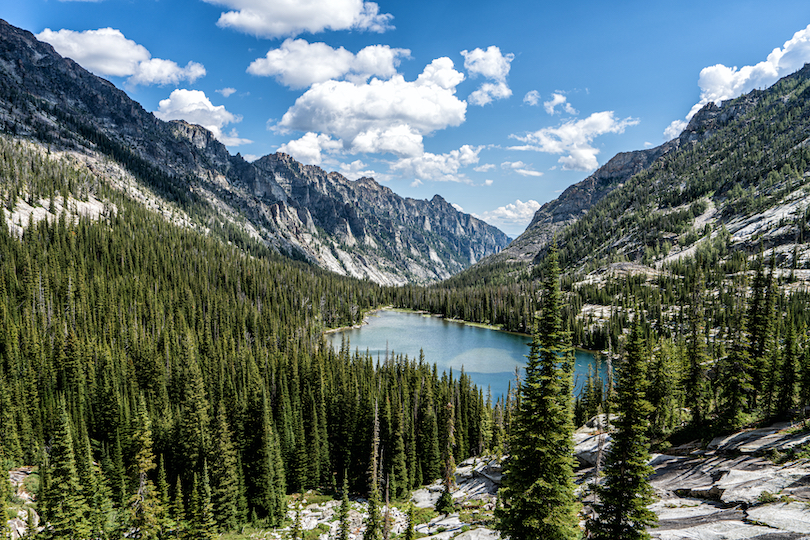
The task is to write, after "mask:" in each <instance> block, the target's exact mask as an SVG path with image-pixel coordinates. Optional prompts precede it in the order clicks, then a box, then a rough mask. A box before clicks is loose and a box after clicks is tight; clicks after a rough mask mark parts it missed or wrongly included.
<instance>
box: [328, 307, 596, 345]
mask: <svg viewBox="0 0 810 540" xmlns="http://www.w3.org/2000/svg"><path fill="white" fill-rule="evenodd" d="M380 311H393V312H396V313H413V314H415V315H425V316H428V317H435V318H437V319H444V320H445V321H450V322H454V323H459V324H463V325H465V326H471V327H473V328H483V329H485V330H495V331H496V332H503V333H504V334H511V335H513V336H521V337H527V338H531V337H532V336H531V334H524V333H523V332H513V331H511V330H504V329H503V327H502V326H500V325H495V324H487V323H479V322H474V321H465V320H464V319H455V318H447V317H445V316H444V315H442V314H441V313H431V312H429V311H425V310H423V309H410V308H398V307H394V306H383V307H379V308H376V309H372V310H371V311H369V312H368V313H366V314H365V315H364V316H363V321H362V322H361V323H359V324H355V325H353V326H341V327H340V328H332V329H330V330H324V332H323V333H324V334H334V333H335V332H342V331H344V330H358V329H360V328H362V327H363V325H365V324H368V318H369V317H370V316H372V315H374V314H375V313H378V312H380ZM574 350H575V351H581V352H585V353H588V354H592V355H594V356H596V355H597V354H598V355H600V356H605V355H607V351H596V350H591V349H584V348H582V347H574Z"/></svg>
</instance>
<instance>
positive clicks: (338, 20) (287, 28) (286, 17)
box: [204, 0, 393, 38]
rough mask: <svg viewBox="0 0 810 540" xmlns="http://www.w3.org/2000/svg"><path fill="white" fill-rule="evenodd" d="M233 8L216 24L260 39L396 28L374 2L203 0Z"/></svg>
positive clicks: (335, 0) (380, 30)
mask: <svg viewBox="0 0 810 540" xmlns="http://www.w3.org/2000/svg"><path fill="white" fill-rule="evenodd" d="M204 1H205V2H208V3H209V4H215V5H220V6H225V7H226V8H230V9H233V10H234V11H228V12H226V13H223V14H222V15H220V17H219V21H217V25H218V26H220V27H222V28H233V29H235V30H239V31H241V32H244V33H246V34H252V35H255V36H259V37H266V38H279V37H287V36H297V35H298V34H302V33H305V32H309V33H312V34H315V33H318V32H323V31H324V30H368V31H371V32H385V31H386V30H389V29H391V28H393V27H392V26H391V19H393V16H392V15H390V14H388V13H380V8H379V6H378V5H377V4H376V3H374V2H364V1H363V0H307V1H303V2H302V1H300V0H272V1H268V0H204Z"/></svg>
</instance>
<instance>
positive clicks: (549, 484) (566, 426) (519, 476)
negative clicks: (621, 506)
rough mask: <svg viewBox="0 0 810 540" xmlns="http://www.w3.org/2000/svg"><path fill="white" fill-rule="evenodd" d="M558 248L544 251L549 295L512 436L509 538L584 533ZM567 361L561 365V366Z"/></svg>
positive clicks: (506, 489)
mask: <svg viewBox="0 0 810 540" xmlns="http://www.w3.org/2000/svg"><path fill="white" fill-rule="evenodd" d="M557 257H558V255H557V251H556V248H554V247H552V249H551V250H550V251H549V253H548V255H547V257H546V265H545V274H546V276H545V280H544V284H543V288H544V297H543V305H542V312H541V316H540V318H539V322H538V323H537V324H536V325H535V329H534V331H533V333H532V342H531V347H530V353H529V356H528V363H527V364H526V377H525V381H524V382H522V383H521V384H520V385H519V388H518V400H517V404H516V410H515V417H514V419H513V420H512V426H511V433H510V436H509V451H510V452H511V455H512V457H511V459H510V460H509V462H508V464H507V466H506V469H505V471H504V479H503V484H502V487H501V492H500V494H499V501H501V504H502V505H503V506H502V508H501V509H499V510H497V511H496V516H497V517H498V519H499V523H498V528H499V529H500V531H501V532H502V533H503V534H505V535H506V536H508V537H510V538H521V539H527V540H528V539H538V540H539V539H544V540H563V539H566V540H567V539H574V538H578V537H579V526H578V524H579V517H578V511H579V504H578V503H577V502H576V498H575V497H574V488H575V486H574V481H573V459H574V458H573V447H574V444H573V440H572V435H573V419H572V414H573V410H572V409H573V407H572V403H571V401H572V398H571V391H572V390H571V379H570V373H568V372H567V370H568V369H569V365H570V364H571V357H572V356H573V354H572V350H571V348H570V345H569V342H568V336H567V334H566V333H565V332H564V331H563V326H562V318H561V311H562V298H561V293H560V289H559V275H560V270H559V264H558V260H557ZM560 362H562V363H563V366H559V363H560Z"/></svg>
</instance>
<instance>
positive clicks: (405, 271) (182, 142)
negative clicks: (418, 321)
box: [0, 21, 509, 284]
mask: <svg viewBox="0 0 810 540" xmlns="http://www.w3.org/2000/svg"><path fill="white" fill-rule="evenodd" d="M0 126H1V127H2V129H3V131H5V132H6V133H7V134H10V135H11V136H15V137H23V138H26V139H29V140H34V141H37V142H38V143H40V144H42V145H43V146H47V147H48V148H49V150H53V151H54V152H65V153H68V154H70V155H72V156H74V158H76V159H80V160H81V161H83V162H84V163H86V164H87V166H89V167H90V168H91V169H92V170H93V171H94V172H95V173H96V174H100V175H102V176H104V175H105V174H106V172H105V171H106V170H107V169H109V168H110V166H111V164H113V165H115V167H114V168H115V169H116V171H117V172H116V174H117V175H119V176H120V175H121V174H123V175H130V176H132V177H134V179H135V181H136V182H137V184H138V186H140V187H141V188H143V190H142V191H139V197H141V198H143V199H144V202H145V203H146V204H149V205H151V206H153V207H155V208H163V209H166V208H168V210H166V211H165V212H164V213H166V215H172V216H174V217H173V218H172V219H176V220H178V221H182V222H184V223H187V224H189V225H190V226H194V227H197V228H199V229H200V230H201V231H204V232H210V231H215V230H219V229H221V227H218V225H220V226H221V225H223V224H225V223H227V224H228V225H229V226H230V227H231V229H232V228H233V227H236V228H238V229H239V230H240V231H241V232H242V233H244V234H246V235H249V236H252V237H253V238H255V239H258V240H260V241H261V242H263V243H265V244H266V245H268V246H271V247H273V248H274V249H276V250H278V251H280V252H282V253H284V254H287V255H289V256H291V257H294V258H300V259H304V260H307V261H310V262H311V263H314V264H317V265H319V266H321V267H324V268H328V269H330V270H333V271H335V272H338V273H340V274H344V275H350V276H354V277H358V278H365V279H369V280H371V281H374V282H377V283H380V284H405V283H429V282H434V281H437V280H441V279H444V278H447V277H449V276H451V275H453V274H455V273H457V272H459V271H461V270H463V269H464V268H467V267H469V266H470V265H471V264H473V263H475V262H477V261H478V260H480V259H482V258H484V257H486V256H489V255H492V254H495V253H498V252H499V251H500V250H501V249H503V248H504V247H506V245H507V244H508V242H509V238H508V237H507V236H506V235H505V234H504V233H503V232H501V231H500V230H498V229H497V228H495V227H493V226H491V225H488V224H487V223H485V222H483V221H481V220H479V219H476V218H474V217H472V216H470V215H468V214H464V213H462V212H459V211H457V210H456V209H455V208H454V207H453V206H452V205H450V204H449V203H448V202H447V201H445V200H444V199H442V198H441V197H440V196H438V195H437V196H435V197H433V199H431V200H429V201H428V200H415V199H410V198H403V197H400V196H398V195H397V194H395V193H394V192H393V191H391V190H390V189H389V188H387V187H385V186H381V185H380V184H378V183H377V182H375V181H374V180H373V179H371V178H361V179H359V180H357V181H350V180H348V179H346V178H345V177H343V176H341V175H340V174H338V173H334V172H333V173H327V172H326V171H324V170H322V169H320V168H318V167H313V166H307V165H302V164H301V163H298V162H297V161H295V160H294V159H292V158H291V157H290V156H288V155H285V154H282V153H277V154H274V155H269V156H265V157H263V158H261V159H259V160H257V161H255V162H253V163H249V162H247V161H245V160H244V159H243V158H242V156H241V155H239V154H237V155H235V156H233V155H231V154H230V153H229V152H228V151H227V149H226V148H225V146H224V145H222V144H221V143H220V142H219V141H217V140H216V138H215V137H214V136H213V134H212V133H211V132H209V131H208V130H206V129H205V128H202V127H200V126H196V125H191V124H188V123H186V122H182V121H172V122H164V121H162V120H159V119H157V118H155V117H154V116H153V115H152V114H151V113H149V112H147V111H145V110H144V109H143V108H142V107H141V106H140V105H139V104H138V103H136V102H135V101H133V100H131V99H130V98H129V97H128V96H127V95H126V94H125V93H124V92H123V91H121V90H119V89H118V88H116V87H115V86H114V85H113V84H111V83H110V82H108V81H106V80H104V79H101V78H99V77H96V76H94V75H92V74H91V73H89V72H88V71H86V70H85V69H83V68H82V67H81V66H79V65H78V64H76V63H75V62H73V61H72V60H70V59H67V58H63V57H61V56H60V55H59V54H58V53H56V52H55V51H54V49H53V48H52V47H51V46H50V45H48V44H46V43H42V42H39V41H37V39H36V38H35V37H34V36H33V35H32V34H31V33H30V32H27V31H25V30H21V29H19V28H15V27H13V26H11V25H9V24H8V23H6V22H5V21H0Z"/></svg>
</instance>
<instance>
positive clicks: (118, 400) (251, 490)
mask: <svg viewBox="0 0 810 540" xmlns="http://www.w3.org/2000/svg"><path fill="white" fill-rule="evenodd" d="M3 150H4V152H5V153H6V154H5V161H4V163H6V164H14V167H15V168H14V169H8V168H6V169H3V170H4V174H9V175H10V177H11V178H14V180H13V181H12V180H7V179H6V178H4V180H3V191H4V193H3V197H4V200H6V201H13V200H15V197H17V196H19V197H26V198H27V199H28V200H29V201H30V202H32V203H34V204H37V199H36V198H35V197H29V196H28V190H29V189H31V187H32V186H36V190H35V191H36V192H37V193H39V194H48V193H52V195H51V196H52V197H54V198H55V200H56V201H58V202H59V203H60V206H61V205H62V203H63V202H64V201H63V200H62V199H61V197H62V196H63V195H66V196H68V197H81V196H82V195H83V193H84V191H83V190H85V189H89V190H91V192H95V193H94V195H95V196H96V197H98V198H99V199H103V200H105V201H107V204H106V210H105V212H104V213H103V214H102V215H101V216H100V217H99V219H98V220H97V221H91V220H89V219H87V218H81V219H75V218H74V217H72V216H68V215H67V214H66V213H65V212H63V213H61V214H60V215H59V217H58V219H55V220H52V221H48V220H43V221H40V222H38V223H33V221H29V223H28V224H27V225H26V224H24V225H26V227H25V231H24V233H23V235H22V237H21V238H18V237H17V236H16V235H12V234H11V233H10V232H9V230H8V228H7V225H6V218H7V215H8V214H7V213H6V212H5V210H3V214H2V216H0V217H1V218H2V219H0V421H2V425H3V429H2V430H0V450H2V453H3V456H4V461H5V465H6V466H7V467H10V466H13V465H22V464H29V465H30V464H36V465H38V466H39V474H40V479H41V483H40V485H41V487H40V491H39V493H38V510H39V511H40V513H41V514H42V518H43V520H44V522H48V523H49V524H50V528H49V529H47V530H46V531H45V532H44V533H43V534H44V535H45V536H50V537H70V538H117V537H120V536H121V535H124V534H126V535H129V536H133V535H140V536H141V537H147V536H149V535H156V534H161V535H163V536H164V537H170V536H174V537H178V536H184V535H185V536H187V537H194V538H207V537H211V535H213V534H214V533H215V532H216V531H218V530H220V531H222V530H232V529H234V528H235V527H237V525H240V524H244V523H249V522H255V523H263V524H267V525H279V524H281V522H282V520H283V517H284V514H285V512H286V506H285V504H286V499H285V496H286V494H287V493H291V492H297V491H301V490H306V489H311V488H322V489H326V490H330V489H333V488H334V486H335V485H341V484H342V482H343V479H344V478H346V479H347V480H348V483H349V485H350V486H351V489H353V490H355V491H356V492H360V493H365V492H366V491H367V489H368V486H369V485H370V484H371V482H370V479H369V477H368V471H369V470H370V465H371V463H372V461H376V462H377V463H378V466H377V469H378V470H379V482H380V485H381V486H384V487H387V488H388V490H389V493H390V496H391V497H392V498H395V497H401V496H403V495H404V493H405V492H406V491H407V490H410V489H411V488H413V487H415V486H418V485H420V484H421V483H423V482H427V481H432V480H433V479H435V478H438V476H439V471H440V467H441V464H442V456H441V455H440V449H441V448H445V447H446V446H447V440H448V432H450V431H453V432H454V441H455V446H454V447H453V448H454V450H453V451H454V453H455V454H456V455H455V457H456V459H459V460H461V459H464V458H466V457H467V456H469V455H471V454H474V453H479V452H481V451H482V450H483V448H484V447H485V446H487V445H488V444H491V440H492V437H494V436H497V433H496V434H495V435H493V432H497V430H493V429H492V424H491V420H490V414H489V410H490V409H489V407H488V406H487V403H485V401H484V396H483V395H482V393H481V391H480V390H479V389H477V388H476V387H475V386H474V385H473V384H472V383H471V382H470V379H469V378H468V377H467V376H466V375H465V374H463V373H462V374H459V375H458V376H456V377H454V376H453V375H452V374H440V373H437V372H436V369H435V367H433V366H431V365H429V364H428V363H427V361H426V360H425V359H422V358H419V359H408V358H406V357H401V356H394V355H391V357H389V358H370V357H368V356H366V355H364V354H361V353H359V352H354V353H353V352H352V351H351V350H350V344H345V346H344V347H343V348H342V350H340V351H333V350H332V349H331V348H330V347H329V346H328V345H327V344H326V343H325V341H323V340H322V337H321V333H322V331H323V330H324V329H325V328H328V327H338V326H344V325H351V324H356V323H358V322H359V321H361V320H362V317H363V315H364V313H365V312H367V311H368V310H369V309H371V308H374V307H377V306H379V305H382V304H384V303H386V302H388V301H389V300H390V296H389V295H390V293H389V292H388V291H386V290H385V289H383V288H381V287H378V286H376V285H373V284H371V283H368V282H360V281H357V280H353V279H348V278H342V277H340V276H336V275H334V274H331V273H328V272H325V271H321V270H318V269H316V268H313V267H311V266H309V265H306V264H303V263H296V262H293V261H289V260H287V259H284V258H282V257H281V256H277V255H273V254H272V253H270V252H269V251H266V250H263V249H259V248H258V247H257V248H256V251H257V253H259V254H260V256H257V257H253V256H249V255H247V254H246V253H245V252H244V251H242V250H240V249H238V248H237V247H236V246H233V245H227V244H226V243H224V242H223V241H221V240H220V239H218V238H217V237H215V236H213V235H212V236H205V235H202V234H200V233H198V232H196V231H192V230H188V229H183V228H180V227H178V226H175V225H173V224H171V223H167V222H166V221H165V220H164V219H163V218H162V217H160V216H157V215H155V214H153V213H150V212H149V211H147V210H144V209H143V208H142V207H140V206H139V205H137V204H135V203H132V202H130V201H128V200H127V199H126V198H125V197H124V196H122V195H121V194H118V193H116V192H114V191H112V190H109V189H107V188H105V187H104V186H103V185H100V184H99V183H98V182H95V181H94V179H92V178H84V177H83V176H82V175H83V174H85V173H76V172H75V171H73V172H71V171H70V170H69V169H70V168H69V167H67V168H66V167H64V166H63V165H59V164H54V163H53V160H52V159H51V158H49V157H47V156H41V155H39V154H36V153H31V152H27V151H25V150H24V149H23V148H22V147H19V146H14V145H11V146H7V147H5V148H4V149H3ZM23 169H24V170H25V171H26V172H25V173H24V174H23V173H19V171H21V170H23ZM15 171H16V172H15ZM19 178H22V180H19ZM71 178H73V179H74V181H70V180H69V179H71ZM66 186H67V187H66ZM15 190H17V191H16V192H15ZM7 204H8V203H7ZM375 414H376V415H378V418H379V429H380V434H379V443H378V448H379V452H378V453H377V455H375V456H374V458H372V452H371V449H372V435H373V434H372V430H373V425H374V422H373V418H374V416H375ZM448 425H452V426H453V427H454V429H453V430H449V429H448ZM501 438H502V437H501Z"/></svg>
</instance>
